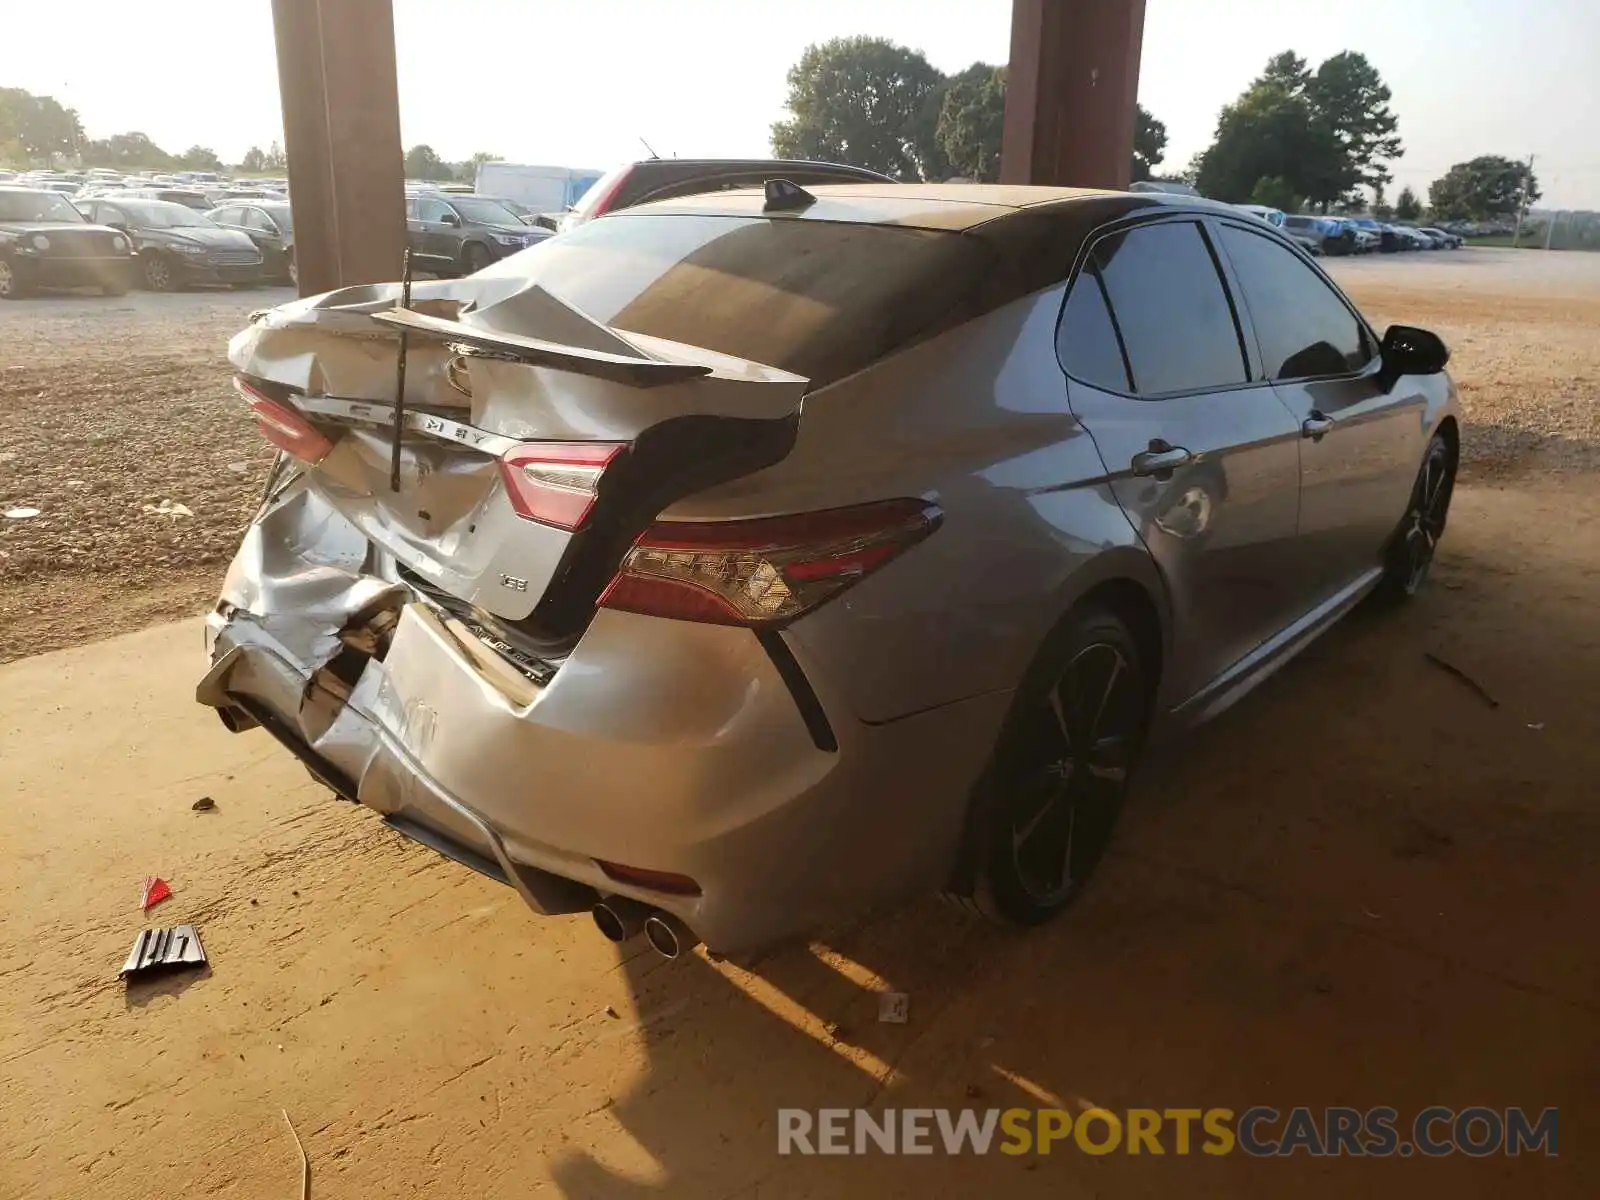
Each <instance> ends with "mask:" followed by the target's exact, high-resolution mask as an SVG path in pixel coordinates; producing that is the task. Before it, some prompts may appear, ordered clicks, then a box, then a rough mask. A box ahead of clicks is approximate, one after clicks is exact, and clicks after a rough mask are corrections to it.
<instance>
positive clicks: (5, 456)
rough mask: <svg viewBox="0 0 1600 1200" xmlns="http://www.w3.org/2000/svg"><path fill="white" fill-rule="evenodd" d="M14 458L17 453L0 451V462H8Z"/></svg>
mask: <svg viewBox="0 0 1600 1200" xmlns="http://www.w3.org/2000/svg"><path fill="white" fill-rule="evenodd" d="M16 456H17V452H16V451H15V450H0V462H10V461H11V460H12V459H14V458H16Z"/></svg>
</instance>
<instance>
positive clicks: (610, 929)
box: [589, 896, 700, 958]
mask: <svg viewBox="0 0 1600 1200" xmlns="http://www.w3.org/2000/svg"><path fill="white" fill-rule="evenodd" d="M589 915H590V916H592V917H593V918H594V925H595V928H596V929H598V930H599V931H600V934H601V936H602V937H604V938H605V939H606V940H607V941H608V942H625V941H627V940H628V939H629V938H632V937H636V936H637V935H638V934H640V933H643V934H644V940H645V941H647V942H649V943H650V948H651V949H653V950H654V951H655V952H656V953H657V954H659V955H661V957H662V958H679V957H681V956H683V955H685V954H687V953H688V952H689V951H691V950H693V949H694V948H695V947H696V946H698V945H699V944H700V939H699V938H698V937H696V936H695V934H694V933H693V931H691V930H690V928H689V927H688V926H687V925H685V924H684V923H683V922H682V921H680V920H679V919H678V918H677V917H675V916H673V915H672V914H671V913H668V912H662V911H661V910H660V909H656V908H651V907H650V906H649V905H648V904H645V903H643V902H642V901H639V900H633V899H630V898H629V897H627V896H604V897H602V898H601V899H599V900H597V901H595V903H594V906H593V907H592V908H590V909H589Z"/></svg>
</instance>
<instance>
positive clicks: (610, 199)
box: [589, 167, 633, 219]
mask: <svg viewBox="0 0 1600 1200" xmlns="http://www.w3.org/2000/svg"><path fill="white" fill-rule="evenodd" d="M632 174H633V168H632V167H629V168H628V169H627V170H625V171H622V172H621V173H619V174H618V175H617V177H616V179H615V180H614V181H613V182H612V184H611V186H610V187H608V188H606V190H605V191H604V192H602V193H601V195H600V198H599V199H598V200H596V201H595V204H594V207H593V208H591V209H590V210H589V217H590V218H591V219H592V218H594V217H601V216H604V215H605V214H606V213H608V212H610V211H611V206H612V205H613V204H615V203H616V202H617V193H618V192H620V191H621V190H622V185H623V184H625V183H627V182H628V176H630V175H632Z"/></svg>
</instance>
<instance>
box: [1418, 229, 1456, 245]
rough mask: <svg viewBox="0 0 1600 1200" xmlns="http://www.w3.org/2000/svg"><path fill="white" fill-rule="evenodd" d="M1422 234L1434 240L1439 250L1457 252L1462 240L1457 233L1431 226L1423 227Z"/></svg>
mask: <svg viewBox="0 0 1600 1200" xmlns="http://www.w3.org/2000/svg"><path fill="white" fill-rule="evenodd" d="M1422 232H1423V233H1426V234H1427V235H1429V236H1430V237H1432V238H1434V239H1435V240H1436V241H1437V242H1438V243H1439V248H1440V249H1441V250H1459V249H1461V243H1462V241H1463V238H1462V237H1461V235H1460V234H1459V233H1451V232H1449V231H1448V230H1445V229H1436V228H1434V227H1433V226H1424V227H1423V230H1422Z"/></svg>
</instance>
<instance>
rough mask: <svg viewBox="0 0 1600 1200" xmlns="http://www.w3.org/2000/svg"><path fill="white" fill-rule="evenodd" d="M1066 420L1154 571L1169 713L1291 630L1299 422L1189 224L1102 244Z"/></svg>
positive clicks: (1081, 312) (1071, 351) (1079, 302)
mask: <svg viewBox="0 0 1600 1200" xmlns="http://www.w3.org/2000/svg"><path fill="white" fill-rule="evenodd" d="M1058 345H1059V351H1060V355H1061V359H1062V365H1063V366H1064V367H1065V368H1066V370H1067V373H1068V376H1069V384H1068V388H1069V394H1070V397H1071V404H1072V409H1073V412H1074V413H1075V414H1076V415H1077V416H1078V417H1079V419H1080V420H1082V421H1083V423H1084V425H1085V427H1086V428H1087V429H1088V430H1089V433H1090V434H1091V436H1092V437H1093V438H1094V441H1095V444H1096V446H1097V447H1098V448H1099V450H1100V455H1101V458H1102V459H1103V460H1104V462H1105V465H1106V469H1107V471H1108V472H1109V482H1110V486H1111V488H1112V490H1113V491H1114V492H1115V494H1116V497H1117V499H1118V501H1119V502H1120V503H1121V505H1122V507H1123V509H1124V511H1126V513H1127V514H1128V517H1129V519H1130V520H1131V521H1132V522H1133V524H1134V526H1135V527H1136V528H1137V529H1138V531H1139V534H1140V536H1141V537H1142V538H1143V540H1144V543H1145V545H1146V546H1147V547H1148V548H1149V551H1150V553H1151V554H1152V556H1154V558H1155V560H1156V562H1157V564H1158V565H1159V567H1160V569H1161V573H1162V576H1163V578H1164V579H1165V581H1166V585H1167V589H1168V599H1169V602H1170V604H1171V609H1172V613H1173V619H1174V638H1173V645H1174V653H1173V654H1172V657H1171V660H1170V661H1169V662H1168V663H1167V664H1166V666H1165V669H1164V671H1163V683H1162V690H1163V693H1164V695H1163V699H1164V700H1165V701H1166V702H1167V703H1169V704H1174V705H1175V704H1178V703H1181V702H1182V701H1184V700H1187V699H1189V698H1190V697H1192V696H1194V695H1195V694H1196V693H1198V692H1200V691H1201V690H1202V689H1204V688H1205V687H1206V685H1207V684H1209V683H1211V682H1213V681H1216V680H1218V679H1219V678H1220V677H1222V676H1224V675H1225V674H1226V672H1227V670H1228V668H1229V667H1230V666H1231V665H1233V664H1235V663H1237V662H1238V661H1239V660H1240V659H1242V658H1243V657H1245V656H1246V655H1248V654H1249V653H1250V652H1251V651H1252V650H1253V649H1255V648H1256V647H1257V646H1259V645H1261V644H1262V643H1263V642H1264V641H1266V640H1268V639H1269V638H1270V637H1272V635H1273V634H1274V633H1276V632H1278V631H1279V630H1280V629H1282V628H1283V627H1284V626H1285V625H1286V624H1288V623H1289V622H1290V621H1292V620H1293V618H1294V616H1295V615H1296V608H1297V602H1298V599H1299V597H1297V596H1296V594H1295V592H1294V591H1293V589H1292V588H1291V587H1289V586H1287V584H1286V581H1285V580H1284V579H1282V578H1281V576H1280V573H1279V570H1278V565H1279V563H1280V561H1281V560H1282V558H1283V555H1284V553H1285V551H1286V549H1287V548H1288V547H1289V545H1290V544H1291V543H1292V542H1293V540H1294V537H1295V529H1296V525H1297V521H1298V507H1299V486H1300V460H1299V441H1300V429H1299V423H1298V422H1297V421H1296V420H1295V419H1294V417H1293V416H1292V415H1291V414H1290V412H1289V410H1288V409H1287V408H1285V407H1284V406H1283V404H1282V403H1281V402H1280V401H1279V399H1278V397H1277V395H1276V394H1275V392H1274V391H1273V389H1272V387H1271V386H1270V385H1269V384H1266V383H1264V382H1263V381H1261V380H1260V379H1259V378H1258V377H1257V375H1256V373H1255V371H1254V363H1253V357H1254V356H1253V355H1252V354H1250V353H1249V352H1248V350H1247V343H1246V341H1245V338H1244V336H1243V331H1242V329H1241V327H1240V324H1239V321H1238V319H1237V315H1236V313H1235V311H1234V308H1233V305H1232V303H1231V301H1230V298H1229V294H1228V291H1227V289H1226V286H1225V283H1224V279H1223V275H1222V271H1221V268H1220V264H1219V262H1218V260H1217V258H1216V255H1215V252H1214V250H1213V247H1212V245H1211V242H1210V238H1209V236H1208V235H1207V232H1206V230H1205V227H1204V223H1203V222H1202V221H1201V220H1200V219H1198V218H1189V219H1181V220H1163V221H1160V222H1158V223H1154V224H1143V225H1137V226H1134V227H1132V228H1131V229H1126V230H1121V231H1115V232H1112V233H1110V234H1108V235H1104V236H1101V237H1100V238H1098V239H1097V240H1096V241H1095V242H1094V244H1093V246H1092V248H1091V249H1090V251H1089V255H1088V259H1087V261H1086V262H1085V263H1084V264H1083V265H1082V266H1081V267H1080V270H1079V274H1078V276H1077V278H1076V280H1075V281H1074V283H1073V285H1072V287H1071V290H1070V291H1069V293H1068V297H1067V301H1066V306H1065V308H1064V309H1063V314H1062V322H1061V325H1060V329H1059V339H1058Z"/></svg>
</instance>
